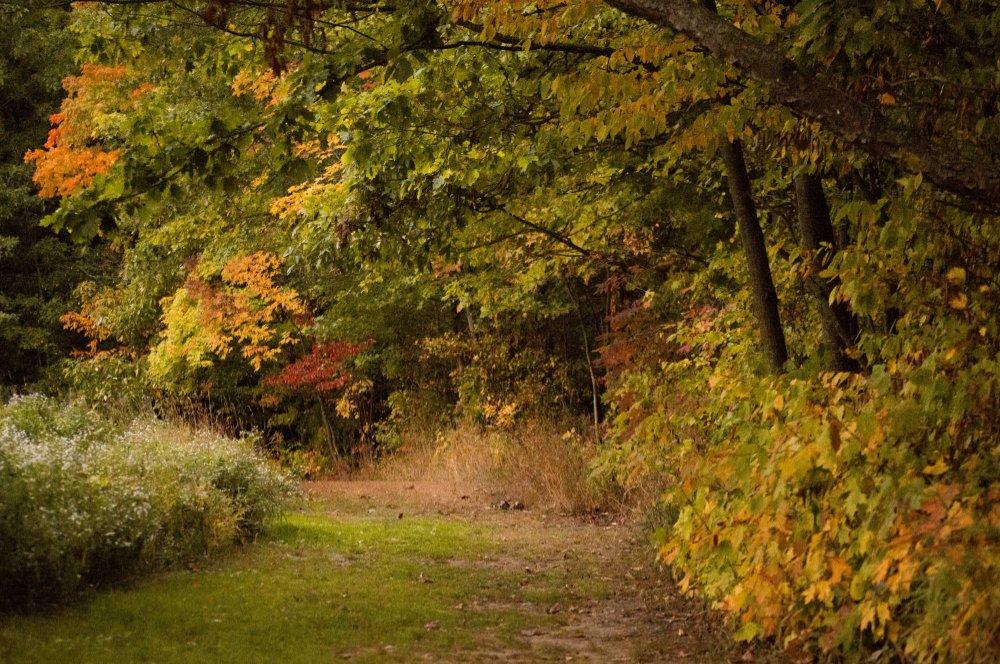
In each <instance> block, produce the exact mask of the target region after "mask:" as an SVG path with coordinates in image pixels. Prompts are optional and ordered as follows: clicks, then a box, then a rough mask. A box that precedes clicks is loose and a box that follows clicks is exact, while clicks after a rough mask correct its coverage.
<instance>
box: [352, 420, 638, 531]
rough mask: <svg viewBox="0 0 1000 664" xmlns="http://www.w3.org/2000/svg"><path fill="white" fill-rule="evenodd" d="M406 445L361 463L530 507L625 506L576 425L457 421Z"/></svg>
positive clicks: (406, 438)
mask: <svg viewBox="0 0 1000 664" xmlns="http://www.w3.org/2000/svg"><path fill="white" fill-rule="evenodd" d="M398 435H399V440H400V441H401V442H402V445H401V447H400V449H399V451H398V452H397V453H395V454H393V455H391V456H389V457H386V458H384V459H382V460H380V461H379V462H377V463H375V464H373V465H371V466H369V467H367V468H364V469H362V470H361V471H359V472H358V473H357V474H356V475H355V476H360V477H363V478H367V479H383V480H397V481H424V482H440V483H447V484H453V485H457V486H462V487H466V488H468V489H470V490H478V491H482V492H485V493H488V494H490V495H493V496H495V497H496V498H497V499H503V500H507V501H508V502H510V503H514V502H517V501H520V502H522V503H523V504H524V505H525V506H526V507H531V508H545V509H554V510H558V511H562V512H566V513H576V514H580V513H593V512H604V511H611V510H614V511H618V510H620V509H621V508H622V504H621V502H622V501H621V496H620V495H619V493H618V492H616V490H615V489H614V488H613V487H612V486H611V485H610V484H607V483H601V482H599V481H597V480H596V479H595V478H594V477H592V473H591V460H592V459H593V458H594V456H595V455H596V454H597V452H598V447H597V444H596V443H595V442H594V441H593V440H592V439H591V438H590V437H588V436H587V435H586V434H585V433H583V432H582V430H581V429H580V428H577V427H573V426H572V425H561V424H559V423H557V422H545V421H531V422H525V423H521V424H517V425H514V426H511V427H506V428H503V429H492V428H484V427H482V426H478V425H476V424H472V423H456V424H453V425H450V426H448V427H446V428H442V429H436V430H435V429H431V428H426V427H425V428H417V427H413V428H409V429H406V430H403V431H400V432H399V434H398Z"/></svg>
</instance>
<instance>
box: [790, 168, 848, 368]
mask: <svg viewBox="0 0 1000 664" xmlns="http://www.w3.org/2000/svg"><path fill="white" fill-rule="evenodd" d="M795 204H796V209H797V211H798V218H799V234H800V235H801V242H802V247H803V248H804V249H808V250H809V252H810V254H811V259H810V265H809V273H810V274H809V278H808V280H807V284H808V287H809V290H810V291H812V293H813V295H815V297H816V304H817V305H818V307H819V316H820V324H821V325H822V327H823V336H824V337H825V339H826V344H827V345H828V346H829V347H830V350H831V351H832V353H833V361H832V366H831V368H832V369H833V370H834V371H858V370H859V369H860V365H859V363H858V361H857V360H855V359H854V358H852V357H851V356H850V355H849V353H848V349H850V348H851V347H852V346H854V344H855V343H857V340H858V321H857V318H855V316H854V314H853V312H851V310H850V307H848V306H847V303H845V302H833V303H831V302H830V293H832V292H833V289H834V288H836V287H837V284H838V281H839V280H838V279H837V278H836V277H832V278H824V277H822V276H820V273H821V272H822V271H823V270H825V269H826V268H827V267H828V266H829V265H830V259H831V258H832V257H833V252H835V251H836V250H837V236H836V233H835V232H834V230H833V222H832V221H831V220H830V207H829V206H828V205H827V202H826V194H825V193H824V192H823V181H822V180H821V179H820V177H819V176H818V175H810V174H802V175H797V176H795Z"/></svg>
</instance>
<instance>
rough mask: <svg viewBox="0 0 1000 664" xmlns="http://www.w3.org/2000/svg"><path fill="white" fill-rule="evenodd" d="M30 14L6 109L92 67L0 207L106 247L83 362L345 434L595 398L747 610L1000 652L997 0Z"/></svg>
mask: <svg viewBox="0 0 1000 664" xmlns="http://www.w3.org/2000/svg"><path fill="white" fill-rule="evenodd" d="M31 15H32V16H39V17H50V18H38V19H35V20H37V21H39V23H38V25H40V26H42V27H41V28H38V29H44V30H52V31H55V30H58V31H60V34H62V35H65V37H55V38H52V39H49V40H44V41H46V43H47V44H51V45H52V48H53V49H54V52H53V53H45V54H39V55H37V60H38V61H39V62H41V63H42V64H38V63H31V64H30V66H31V67H36V66H37V67H39V68H41V69H42V71H40V72H39V73H37V74H35V73H32V74H31V77H27V76H26V77H25V78H24V79H23V80H24V81H27V82H28V83H24V84H23V85H29V84H30V85H37V86H40V87H39V89H31V90H21V91H18V90H15V88H16V83H13V82H11V81H10V80H8V76H7V74H6V73H5V74H4V75H3V77H0V85H3V86H4V90H5V97H6V98H7V99H10V100H15V102H14V104H13V106H12V107H13V108H14V109H15V110H8V109H7V107H6V106H5V110H4V113H5V115H4V118H5V119H4V122H5V127H6V124H7V123H8V122H12V121H13V120H8V119H7V118H8V117H10V118H15V117H22V116H21V111H20V110H18V108H19V107H17V106H16V104H17V103H18V102H16V99H18V98H19V97H17V95H22V96H25V97H27V98H29V99H31V104H32V106H31V108H32V112H33V113H35V114H36V115H37V114H42V115H44V114H45V113H43V111H42V110H41V109H44V108H46V104H48V103H50V102H51V100H52V98H53V93H52V81H53V80H55V79H54V78H53V74H51V73H49V71H47V70H46V68H48V69H52V70H53V71H55V70H59V69H60V68H65V69H66V71H65V72H64V73H65V77H64V78H63V79H62V88H63V96H62V101H61V106H60V107H59V109H58V111H56V110H55V109H54V108H53V109H52V115H51V118H50V127H49V128H48V131H49V133H48V137H47V139H45V138H44V135H43V134H44V129H41V130H40V127H41V124H42V122H41V121H40V120H38V119H37V118H36V120H35V121H34V124H33V125H32V129H31V130H30V131H26V133H24V134H23V136H26V137H27V138H18V141H17V142H14V143H12V144H11V145H13V146H14V147H13V149H14V150H15V152H17V153H18V155H17V157H18V158H17V159H9V158H8V156H9V155H8V156H5V157H4V163H5V164H11V163H14V162H19V161H20V160H21V154H20V153H21V152H24V153H25V154H24V155H23V159H24V161H26V162H27V166H26V165H23V164H20V163H18V164H16V165H13V166H9V167H8V166H5V167H4V168H5V169H7V168H10V169H14V171H16V172H17V173H19V174H20V175H18V177H21V178H24V177H26V176H25V175H24V173H25V172H26V171H25V169H26V168H28V167H30V168H31V172H32V173H33V178H34V184H35V187H36V192H37V194H38V196H40V197H41V199H43V202H28V200H27V198H26V197H24V196H21V195H20V194H18V198H17V200H16V201H15V202H12V203H8V202H6V201H5V202H4V203H2V205H3V208H2V210H8V209H10V210H17V212H16V213H14V214H16V215H22V217H21V218H23V219H28V216H23V215H26V214H28V213H26V212H21V210H27V209H30V210H31V213H30V214H31V215H35V216H36V217H37V216H41V214H42V212H44V213H45V215H46V216H45V217H44V219H43V220H42V222H41V223H42V224H43V226H44V227H46V228H47V229H49V232H50V234H48V235H46V236H45V239H44V240H40V239H35V235H34V234H37V231H36V230H32V231H26V230H20V231H18V233H21V236H24V237H28V236H30V237H29V238H28V239H27V241H28V242H29V243H30V244H31V251H33V252H36V253H37V252H41V251H42V250H43V247H46V246H54V247H58V253H59V256H61V257H62V258H60V260H68V259H67V258H66V257H67V256H70V255H73V254H75V253H79V254H80V257H79V258H77V259H74V260H75V262H74V263H73V267H72V269H73V270H76V271H75V272H73V276H72V277H71V279H70V280H71V281H72V283H74V284H75V294H74V298H75V299H74V304H73V306H72V307H70V306H67V305H66V304H65V302H64V300H59V302H60V303H61V304H58V305H53V306H54V307H55V308H59V307H61V309H60V313H61V314H62V317H61V320H62V325H63V327H64V328H65V330H64V331H58V330H54V329H53V328H54V326H53V325H52V323H51V321H50V322H49V325H50V329H49V331H48V332H46V334H50V335H51V334H61V335H65V334H66V330H68V331H69V332H72V333H73V334H75V335H76V338H77V342H78V343H77V347H76V351H75V352H74V358H73V359H72V360H67V361H63V362H61V363H59V364H58V372H61V373H58V374H53V376H56V375H58V378H52V380H57V381H61V382H63V383H69V384H72V385H73V386H75V387H76V388H77V389H80V390H83V391H86V392H88V393H90V394H91V395H92V396H96V397H98V398H100V399H104V400H106V401H114V400H116V399H121V398H122V395H123V394H131V392H129V390H133V391H136V390H137V391H138V392H139V393H140V394H142V395H144V398H145V397H149V395H153V396H152V397H151V398H153V399H154V400H157V401H159V402H160V403H164V404H166V403H180V402H183V403H186V404H188V406H187V407H191V404H199V405H200V406H202V407H211V408H213V409H218V410H219V412H223V413H225V417H227V418H231V420H232V421H233V422H235V423H237V424H238V426H241V427H247V428H249V427H253V426H256V427H260V428H263V429H265V430H266V431H268V432H269V435H270V436H271V437H272V440H273V441H274V444H275V445H277V446H279V447H280V446H286V447H295V446H307V447H308V446H314V447H318V448H319V449H321V450H323V452H324V453H330V454H333V455H351V454H359V453H361V452H362V451H366V453H368V452H372V451H375V453H380V454H381V453H387V452H388V451H389V450H391V448H392V446H393V436H392V431H393V426H395V424H398V423H399V422H400V421H403V420H405V419H406V418H412V417H417V416H425V415H427V414H433V416H435V417H443V418H472V419H474V420H476V421H478V422H481V423H483V424H484V425H488V426H500V427H502V426H506V425H508V424H510V422H512V421H514V420H517V419H518V418H531V417H552V416H553V414H558V415H559V416H560V417H563V416H565V417H579V418H586V419H587V420H588V422H589V423H590V424H589V425H588V426H589V427H591V429H592V430H593V432H594V434H595V436H594V438H595V441H600V442H599V443H597V442H595V443H594V444H595V445H597V444H599V445H600V456H599V463H598V464H597V466H596V467H595V474H596V475H598V476H600V477H604V478H607V480H608V481H613V482H616V483H619V484H620V485H622V486H624V487H628V486H632V485H635V484H637V483H639V482H642V481H645V479H646V478H649V477H656V478H658V480H657V481H659V482H662V485H663V487H664V490H665V492H664V497H663V499H662V500H663V502H664V505H665V507H666V509H665V510H664V513H665V514H667V515H668V516H666V517H664V519H665V522H664V523H663V524H662V525H663V528H662V529H661V530H660V531H659V533H660V534H659V535H658V543H657V547H658V551H659V555H660V557H661V559H662V560H664V561H665V562H667V563H669V564H670V565H672V566H673V568H674V569H675V570H677V571H678V573H679V574H680V575H681V577H682V579H683V580H682V584H683V585H684V587H685V588H690V589H691V590H692V592H698V593H701V594H703V595H704V596H706V597H708V598H710V599H711V600H713V601H714V602H716V604H717V605H718V606H719V607H722V608H724V609H725V610H726V611H727V612H729V613H730V614H731V615H733V616H734V618H735V620H736V621H737V629H738V634H739V635H740V636H741V637H742V638H746V639H754V638H773V639H776V640H778V641H779V642H780V643H781V644H782V645H784V646H786V647H788V648H792V649H799V650H803V651H805V652H809V653H819V652H823V653H828V654H829V653H832V654H836V655H840V656H851V655H856V654H858V653H861V652H868V653H870V652H875V651H880V652H885V653H887V654H888V653H890V652H892V653H896V654H898V655H899V656H900V657H913V658H916V659H921V660H924V659H927V660H929V659H934V658H935V657H937V658H942V659H956V660H962V659H964V660H974V659H978V658H981V657H982V656H984V655H986V656H988V655H987V651H988V650H989V649H988V648H987V649H981V648H982V646H983V644H984V643H986V642H990V641H991V637H995V636H996V634H995V631H996V624H995V623H996V620H995V617H996V615H997V612H998V611H1000V606H998V604H1000V599H998V596H997V593H996V590H995V581H996V579H997V557H996V556H995V555H992V554H993V552H995V548H996V529H997V527H998V526H1000V522H998V510H997V498H998V497H1000V476H998V466H997V461H996V449H995V448H996V441H997V440H998V439H1000V429H998V426H1000V425H998V422H1000V418H997V416H996V415H997V412H998V408H997V407H998V400H1000V379H998V357H1000V355H998V351H1000V329H998V325H1000V320H998V316H997V311H998V310H1000V308H998V305H1000V302H998V283H997V274H998V271H997V268H998V261H1000V246H998V238H1000V233H998V220H1000V112H998V111H1000V75H998V60H997V54H998V52H1000V9H998V8H997V7H996V6H995V3H992V2H985V1H981V0H936V1H934V2H931V1H913V0H887V1H884V2H847V1H846V0H834V1H828V0H801V1H800V2H794V1H790V2H784V1H781V0H760V1H753V2H745V1H740V2H735V1H732V2H730V1H728V0H719V1H718V2H715V1H714V0H705V1H703V2H696V1H694V0H608V1H607V2H603V1H598V0H533V1H528V0H446V1H443V2H433V1H431V0H391V1H389V0H385V1H383V0H375V1H371V2H369V1H366V0H361V1H358V2H355V1H353V0H346V1H326V0H287V1H286V0H282V1H280V2H278V1H275V2H271V1H269V0H173V1H171V2H161V1H159V0H116V1H113V2H80V3H75V4H74V7H73V9H72V10H71V11H69V12H66V11H63V10H60V11H59V12H58V15H56V14H52V13H45V12H40V11H38V10H36V11H35V12H32V14H31ZM52 16H56V18H51V17H52ZM63 23H66V25H65V27H63ZM3 38H4V39H7V40H19V39H20V40H22V41H20V42H18V44H19V46H18V48H13V47H12V48H9V49H5V53H8V52H9V53H12V54H13V55H10V56H7V55H5V56H4V57H5V58H6V57H10V58H12V60H11V62H14V60H13V59H16V58H18V57H20V56H18V53H20V52H22V51H23V49H24V48H25V43H26V42H25V41H23V40H24V39H30V37H25V36H24V35H22V34H17V33H15V32H8V33H4V37H3ZM56 44H60V45H66V44H71V45H72V46H71V47H72V48H75V49H76V64H75V65H74V67H73V70H72V71H70V70H69V68H68V66H67V65H66V64H64V58H65V57H66V56H65V55H64V54H63V53H62V50H61V49H62V48H63V46H59V47H58V48H57V47H56V46H55V45H56ZM19 48H20V49H22V50H21V51H19V50H18V49H19ZM65 48H67V49H68V48H70V46H65ZM7 66H8V65H6V64H4V67H7ZM11 66H13V65H11ZM16 66H18V67H20V66H21V65H20V64H18V65H16ZM25 66H28V65H25ZM32 72H34V70H32ZM45 86H48V87H47V88H46V87H45ZM8 89H10V90H11V92H10V93H9V95H8V94H7V90H8ZM46 112H47V111H46ZM5 131H6V128H5ZM19 136H21V134H19ZM4 149H7V148H6V147H5V148H4ZM14 171H11V172H14ZM5 172H6V171H5ZM19 186H20V189H18V191H21V190H23V189H24V185H19ZM45 206H49V207H45ZM12 218H13V217H12ZM6 224H7V222H5V225H4V229H5V230H4V232H3V236H7V235H8V231H7V230H6V228H7V225H6ZM32 228H33V225H32ZM56 234H58V237H59V238H62V239H59V240H57V239H55V238H56ZM15 235H16V234H15ZM12 237H13V236H12ZM19 237H20V236H19ZM67 238H69V239H72V240H73V241H74V242H75V243H76V248H74V247H73V245H71V244H70V243H69V242H68V241H67ZM19 241H22V240H19ZM46 243H48V244H46ZM10 247H14V244H13V241H9V240H6V239H3V240H2V243H0V254H4V253H6V254H10V252H11V249H10ZM88 261H89V262H88ZM96 262H99V267H94V264H95V263H96ZM16 269H17V271H18V274H22V273H25V272H26V268H25V267H24V266H23V265H22V266H20V267H17V268H16ZM67 269H69V268H67ZM47 274H48V277H47V278H48V279H49V280H51V281H58V279H57V277H56V276H55V274H56V269H55V268H53V269H51V270H47ZM59 283H60V284H61V283H63V282H62V281H59ZM13 288H14V290H15V291H16V292H17V295H16V296H14V298H15V300H17V301H24V299H25V298H27V297H29V295H28V292H29V290H30V288H29V287H28V286H26V285H24V284H23V283H22V282H17V284H16V285H15V286H14V287H13ZM52 288H56V286H52ZM60 288H63V290H62V291H61V292H62V293H63V295H61V296H60V297H63V298H65V293H66V288H65V287H63V286H60ZM41 297H50V298H51V297H54V296H51V295H49V296H45V295H43V296H41ZM3 298H5V299H0V316H8V315H10V314H7V313H6V312H7V309H6V307H7V304H6V303H7V302H8V301H15V300H9V298H8V296H6V295H4V296H3ZM18 298H20V300H18ZM17 306H21V307H24V306H27V305H23V304H21V305H17ZM50 318H51V317H50ZM7 329H8V328H7V327H6V326H5V332H4V334H5V337H10V336H11V335H10V334H8V333H7V331H6V330H7ZM10 329H13V328H10ZM18 329H21V328H18ZM16 339H17V340H16V341H15V343H16V344H18V345H19V347H20V348H21V349H27V348H30V347H31V343H32V342H31V341H29V340H28V337H27V336H25V335H22V336H20V337H16ZM24 375H27V374H24ZM123 386H128V387H127V388H126V387H123ZM983 551H987V552H990V554H991V555H982V552H983ZM992 642H994V643H995V638H992ZM994 654H995V653H994Z"/></svg>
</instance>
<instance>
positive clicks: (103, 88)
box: [24, 63, 126, 198]
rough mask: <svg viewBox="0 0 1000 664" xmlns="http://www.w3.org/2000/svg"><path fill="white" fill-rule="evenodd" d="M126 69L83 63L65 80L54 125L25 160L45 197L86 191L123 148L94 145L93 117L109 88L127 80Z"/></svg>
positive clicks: (41, 193) (103, 101)
mask: <svg viewBox="0 0 1000 664" xmlns="http://www.w3.org/2000/svg"><path fill="white" fill-rule="evenodd" d="M125 71H126V70H125V68H124V67H106V66H102V65H96V64H91V63H87V64H84V65H83V67H82V68H81V72H80V74H79V75H78V76H68V77H66V78H65V79H64V80H63V88H65V90H66V93H67V97H66V99H65V100H64V101H63V104H62V109H61V110H60V112H59V113H55V114H53V115H52V117H51V121H52V129H51V131H49V136H48V140H46V141H45V146H44V147H43V148H41V149H38V150H31V151H29V152H28V153H27V154H25V155H24V160H25V161H26V162H28V163H33V164H34V165H35V174H34V179H35V184H37V185H38V188H39V189H38V194H39V196H43V197H48V198H51V197H57V196H69V195H72V194H74V193H76V192H77V191H79V190H81V189H84V188H86V187H88V186H90V184H91V183H92V182H93V181H94V178H95V177H96V176H98V175H102V174H104V173H107V172H108V171H109V170H110V169H111V167H112V166H114V165H115V163H116V162H117V161H118V159H119V157H120V156H121V152H120V151H118V150H106V149H104V148H101V147H99V146H96V145H93V142H94V141H93V139H94V138H95V137H94V136H93V133H92V132H93V129H92V126H91V125H89V124H88V123H89V122H90V121H91V120H92V117H91V116H92V115H93V114H97V113H101V112H103V111H104V110H105V107H106V104H107V103H108V100H109V98H113V97H109V91H111V90H114V88H116V87H117V86H118V85H119V84H120V83H121V82H122V81H123V80H124V78H125Z"/></svg>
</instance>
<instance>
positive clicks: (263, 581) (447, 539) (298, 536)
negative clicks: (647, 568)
mask: <svg viewBox="0 0 1000 664" xmlns="http://www.w3.org/2000/svg"><path fill="white" fill-rule="evenodd" d="M504 546H505V545H503V544H501V543H500V542H499V541H498V540H497V539H496V538H495V537H494V536H493V534H492V533H490V532H489V531H487V529H486V528H485V526H482V525H476V524H469V523H465V522H461V521H455V520H448V519H446V518H427V517H416V518H404V519H395V518H384V517H356V516H329V515H325V514H323V513H319V512H312V513H300V514H293V515H291V516H289V517H287V518H286V519H284V520H283V521H281V522H279V523H278V524H276V526H275V527H274V528H273V529H272V531H271V532H270V534H269V535H268V537H267V539H266V540H262V541H260V542H258V543H257V544H255V545H253V546H251V547H249V548H248V549H247V550H246V551H243V552H240V553H234V554H232V555H231V556H229V557H228V558H224V559H222V560H219V561H217V562H215V563H213V564H211V565H210V566H209V567H206V568H204V569H202V570H198V571H190V570H188V571H173V572H164V573H160V574H157V575H155V576H152V577H148V578H145V579H142V580H139V581H137V582H135V583H134V585H132V586H130V587H127V588H120V589H115V590H109V591H103V592H99V593H95V594H93V595H91V596H90V597H89V598H87V599H85V600H83V601H82V602H79V603H77V604H74V605H72V606H69V607H67V608H63V609H60V610H54V611H51V612H49V613H46V614H35V615H20V616H7V617H6V618H3V619H0V620H2V623H0V660H2V661H4V662H10V663H12V664H14V663H20V662H53V661H61V660H70V661H74V662H83V663H86V662H108V661H129V662H204V661H213V662H263V661H281V662H317V661H330V660H331V659H337V658H339V657H347V656H350V658H351V659H352V661H387V660H388V661H412V660H414V659H417V658H420V657H422V656H425V655H426V656H430V657H435V658H440V657H442V656H446V657H447V658H448V659H452V660H453V659H455V658H456V657H458V656H459V655H458V654H457V653H464V655H462V656H463V657H465V658H467V659H476V658H477V656H476V655H477V653H478V654H479V655H480V657H487V656H489V655H490V653H494V654H495V653H503V652H508V653H509V652H517V651H518V650H521V649H523V648H526V647H528V646H527V645H526V644H525V643H524V642H523V640H522V639H521V638H520V636H519V635H520V633H521V631H522V630H524V629H527V628H533V627H540V626H545V625H552V624H554V623H555V622H557V621H558V619H559V618H558V617H553V616H548V615H546V614H545V612H544V610H543V608H544V607H542V606H534V607H532V606H530V605H526V604H525V602H536V603H541V602H555V601H558V600H559V599H560V598H562V597H564V596H565V595H566V593H571V594H575V593H576V592H587V591H588V588H585V587H584V586H582V585H581V583H583V582H580V581H577V582H572V579H573V578H579V576H578V574H579V570H574V569H571V568H567V569H566V570H563V571H559V572H548V573H542V574H536V575H533V576H532V577H531V583H530V587H527V586H526V584H525V578H526V575H525V573H524V572H523V570H518V569H516V568H514V567H513V566H510V565H508V566H506V567H505V566H503V565H496V564H490V562H489V561H490V560H495V558H491V556H503V555H508V554H510V553H513V552H511V551H505V550H504ZM519 554H520V555H522V556H526V555H527V554H526V553H525V552H524V551H520V552H519ZM583 578H587V577H586V575H584V577H583ZM586 583H588V584H590V585H591V586H593V583H594V582H593V581H588V582H586ZM593 590H594V589H593V588H589V591H593ZM597 590H598V591H599V588H598V589H597ZM526 606H527V608H526Z"/></svg>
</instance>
